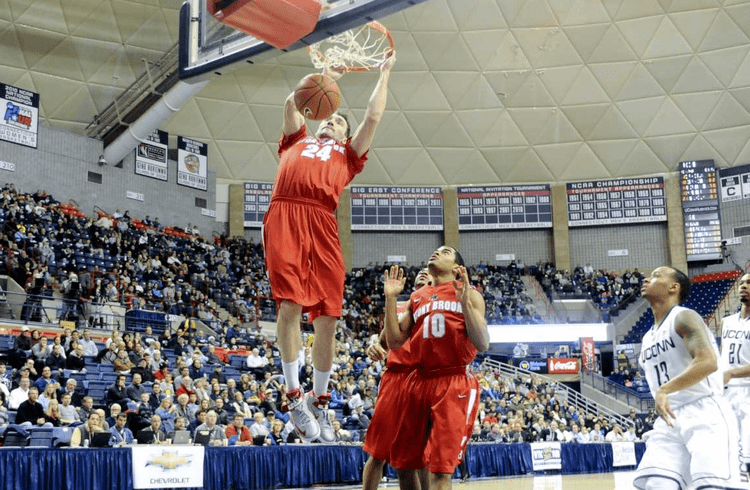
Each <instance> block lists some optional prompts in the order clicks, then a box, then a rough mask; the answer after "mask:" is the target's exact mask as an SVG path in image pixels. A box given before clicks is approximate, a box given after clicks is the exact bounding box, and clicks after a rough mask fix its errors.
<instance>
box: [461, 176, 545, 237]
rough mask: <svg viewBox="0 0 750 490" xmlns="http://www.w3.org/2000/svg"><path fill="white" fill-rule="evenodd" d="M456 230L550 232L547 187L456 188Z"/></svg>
mask: <svg viewBox="0 0 750 490" xmlns="http://www.w3.org/2000/svg"><path fill="white" fill-rule="evenodd" d="M456 191H457V195H458V229H459V230H491V229H503V228H552V205H551V200H550V198H551V190H550V186H549V184H541V185H497V186H481V187H478V186H472V187H459V188H458V189H456Z"/></svg>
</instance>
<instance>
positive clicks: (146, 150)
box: [135, 129, 169, 181]
mask: <svg viewBox="0 0 750 490" xmlns="http://www.w3.org/2000/svg"><path fill="white" fill-rule="evenodd" d="M168 148H169V133H167V132H166V131H161V130H159V129H155V130H154V131H153V132H152V133H151V134H150V135H148V137H147V138H146V140H145V141H141V143H140V144H139V145H138V147H137V148H136V149H135V173H136V174H138V175H145V176H146V177H151V178H153V179H157V180H163V181H166V180H167V150H168Z"/></svg>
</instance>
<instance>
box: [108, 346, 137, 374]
mask: <svg viewBox="0 0 750 490" xmlns="http://www.w3.org/2000/svg"><path fill="white" fill-rule="evenodd" d="M112 364H113V365H114V369H115V372H116V373H123V374H128V373H130V370H131V369H133V368H134V367H135V364H133V363H132V362H130V358H129V357H128V351H126V350H125V349H120V350H118V351H117V357H116V358H115V360H114V362H113V363H112Z"/></svg>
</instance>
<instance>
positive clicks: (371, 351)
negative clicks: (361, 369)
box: [365, 344, 388, 361]
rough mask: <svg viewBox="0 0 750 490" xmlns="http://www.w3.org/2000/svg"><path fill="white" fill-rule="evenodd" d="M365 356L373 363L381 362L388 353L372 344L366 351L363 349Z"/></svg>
mask: <svg viewBox="0 0 750 490" xmlns="http://www.w3.org/2000/svg"><path fill="white" fill-rule="evenodd" d="M365 354H367V357H369V358H370V359H372V360H373V361H382V360H383V359H385V356H386V355H387V354H388V352H387V351H386V350H385V349H383V347H381V345H380V344H372V345H371V346H369V347H368V348H367V349H365Z"/></svg>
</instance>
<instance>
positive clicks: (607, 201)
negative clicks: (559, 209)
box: [565, 176, 667, 226]
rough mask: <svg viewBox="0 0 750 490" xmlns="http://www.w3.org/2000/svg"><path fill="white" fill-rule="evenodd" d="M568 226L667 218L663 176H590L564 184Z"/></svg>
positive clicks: (643, 221)
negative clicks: (593, 178)
mask: <svg viewBox="0 0 750 490" xmlns="http://www.w3.org/2000/svg"><path fill="white" fill-rule="evenodd" d="M565 189H566V192H567V197H568V226H599V225H616V224H620V223H645V222H649V221H666V220H667V201H666V198H665V197H664V177H661V176H657V177H640V178H632V179H612V180H591V181H587V182H568V183H567V184H565Z"/></svg>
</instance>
